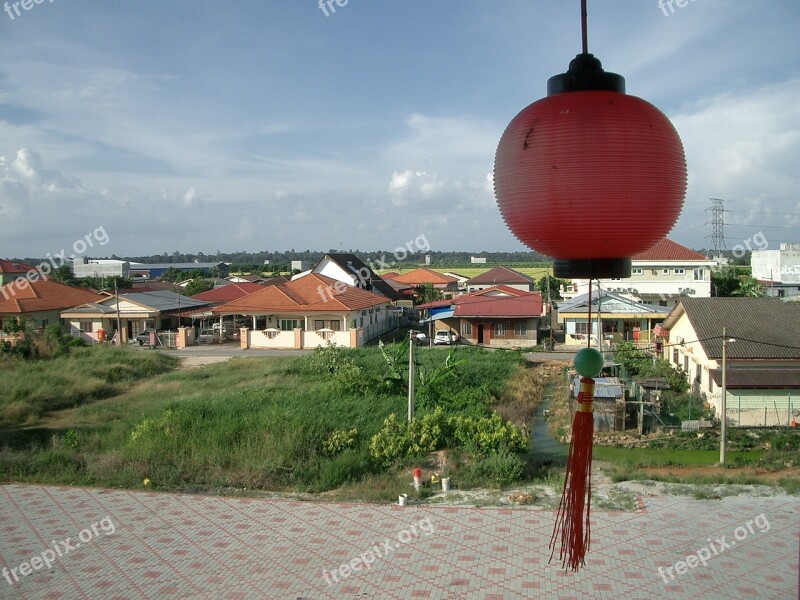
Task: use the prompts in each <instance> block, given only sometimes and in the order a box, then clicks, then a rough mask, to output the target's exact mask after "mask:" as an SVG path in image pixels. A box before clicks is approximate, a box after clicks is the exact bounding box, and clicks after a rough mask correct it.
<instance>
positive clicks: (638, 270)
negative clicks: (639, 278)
mask: <svg viewBox="0 0 800 600" xmlns="http://www.w3.org/2000/svg"><path fill="white" fill-rule="evenodd" d="M642 273H644V271H642V269H631V275H641V274H642Z"/></svg>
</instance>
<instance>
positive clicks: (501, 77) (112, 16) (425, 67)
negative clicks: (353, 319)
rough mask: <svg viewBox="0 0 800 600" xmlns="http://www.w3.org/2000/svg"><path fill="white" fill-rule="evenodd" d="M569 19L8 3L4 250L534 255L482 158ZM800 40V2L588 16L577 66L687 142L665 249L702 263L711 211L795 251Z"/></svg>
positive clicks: (547, 10)
mask: <svg viewBox="0 0 800 600" xmlns="http://www.w3.org/2000/svg"><path fill="white" fill-rule="evenodd" d="M579 4H580V3H579V1H578V0H525V1H523V0H493V1H492V2H486V1H478V0H461V1H458V2H453V1H452V0H393V1H386V0H380V1H376V0H338V4H337V2H336V0H333V1H332V2H330V4H329V5H328V6H324V10H323V9H321V8H320V5H319V2H318V0H239V1H237V2H211V1H206V0H163V1H161V2H144V1H137V2H109V1H108V0H102V1H101V0H27V1H26V2H25V3H24V5H25V6H23V5H22V4H19V3H15V2H9V3H5V5H4V8H5V10H4V11H3V12H0V257H26V256H31V257H44V256H45V255H46V254H58V253H59V252H61V251H62V250H63V249H66V250H67V254H70V253H71V251H72V250H71V249H77V250H80V251H81V252H84V249H83V246H84V245H85V246H87V248H86V249H85V252H86V253H87V254H89V255H90V256H94V257H100V256H110V255H112V254H116V255H119V256H138V255H147V254H157V253H163V252H168V253H172V252H173V251H180V252H186V253H198V252H203V253H205V254H214V253H216V252H217V251H222V252H229V251H230V252H232V251H241V250H244V251H261V250H284V249H290V248H295V249H298V250H300V249H312V250H328V249H331V248H342V249H345V250H348V249H359V250H361V251H372V250H386V249H389V250H391V249H393V248H396V247H400V246H406V245H407V244H408V242H410V241H412V240H415V239H416V238H418V237H419V236H421V235H424V236H425V238H426V239H427V240H428V242H429V243H430V247H431V249H432V250H439V251H450V250H459V251H470V252H476V253H477V252H480V251H515V250H525V247H524V246H523V245H522V244H521V243H520V242H518V241H517V240H516V239H515V238H514V236H513V235H512V234H511V233H510V232H509V231H508V230H507V228H506V227H505V225H504V223H503V221H502V219H501V217H500V213H499V211H498V208H497V204H496V202H495V199H494V194H493V190H492V168H493V161H494V153H495V150H496V147H497V143H498V141H499V139H500V136H501V134H502V132H503V130H504V129H505V126H506V125H507V124H508V122H509V121H510V120H511V119H512V118H513V117H514V116H515V115H516V114H517V113H518V112H519V111H520V110H522V109H523V108H524V107H525V106H527V105H528V104H530V103H532V102H534V101H536V100H538V99H540V98H541V97H543V96H545V94H546V82H547V79H548V78H549V77H551V76H552V75H556V74H558V73H561V72H564V71H565V70H566V68H567V66H568V64H569V61H570V60H571V59H572V58H574V56H575V55H576V54H578V53H579V52H580V10H579ZM26 6H27V10H26V9H25V7H26ZM670 6H671V8H670ZM798 25H800V2H797V0H770V1H769V2H765V1H764V0H690V1H688V2H687V3H686V5H685V6H683V7H679V6H678V5H677V4H675V3H674V2H672V3H667V2H664V3H663V4H662V5H661V6H659V1H658V0H613V1H612V0H605V1H601V0H590V2H589V49H590V51H591V52H592V53H593V54H595V55H596V56H597V57H598V58H600V59H601V60H602V61H603V66H604V68H605V69H606V70H608V71H612V72H615V73H620V74H621V75H623V76H624V77H625V78H626V82H627V92H628V93H629V94H632V95H635V96H639V97H641V98H644V99H646V100H648V101H649V102H651V103H653V104H654V105H656V106H657V107H658V108H660V109H661V110H662V111H663V112H664V113H665V114H666V115H667V116H668V117H669V118H670V119H671V120H672V122H673V124H674V125H675V127H676V129H677V130H678V133H679V134H680V136H681V138H682V140H683V143H684V147H685V150H686V157H687V165H688V173H689V186H688V193H687V197H686V202H685V205H684V208H683V212H682V215H681V217H680V219H679V220H678V222H677V224H676V225H675V228H674V229H673V231H672V232H671V233H670V236H669V237H671V238H672V239H674V240H676V241H678V242H680V243H683V244H685V245H688V246H690V247H693V248H704V247H707V245H708V244H709V240H708V239H707V238H706V236H708V235H709V234H710V233H711V230H710V227H709V226H708V225H707V224H706V223H707V222H708V220H709V214H708V212H707V209H708V208H709V207H710V201H709V198H712V197H714V198H721V199H723V200H724V201H725V204H724V206H725V209H726V213H725V221H726V227H725V236H726V242H727V247H728V248H729V249H736V248H737V247H742V248H745V247H748V245H749V246H750V247H752V249H764V247H765V246H767V245H768V246H769V247H770V248H777V247H778V244H779V243H780V242H789V241H800V36H798V35H797V30H798ZM643 225H646V224H643ZM97 231H102V232H103V234H104V235H103V236H99V235H95V234H94V232H97ZM565 235H576V232H572V231H570V232H565ZM79 240H84V242H87V240H88V242H89V243H86V244H83V245H81V244H78V246H77V247H76V242H77V241H79ZM101 240H102V241H104V242H105V243H103V244H102V245H101V244H100V243H99V242H100V241H101ZM93 242H94V243H93Z"/></svg>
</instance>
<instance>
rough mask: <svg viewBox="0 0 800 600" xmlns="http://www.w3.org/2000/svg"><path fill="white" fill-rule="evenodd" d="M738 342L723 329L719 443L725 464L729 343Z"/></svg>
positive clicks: (722, 461)
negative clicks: (729, 337)
mask: <svg viewBox="0 0 800 600" xmlns="http://www.w3.org/2000/svg"><path fill="white" fill-rule="evenodd" d="M735 341H736V340H735V339H733V338H731V339H728V328H727V327H723V328H722V426H721V428H720V437H721V439H720V442H719V462H720V464H722V465H724V464H725V450H726V446H727V445H728V441H727V435H728V414H727V406H726V401H727V396H728V381H727V378H728V377H727V376H728V342H735Z"/></svg>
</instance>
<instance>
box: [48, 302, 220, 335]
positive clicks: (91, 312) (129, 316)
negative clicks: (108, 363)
mask: <svg viewBox="0 0 800 600" xmlns="http://www.w3.org/2000/svg"><path fill="white" fill-rule="evenodd" d="M72 306H73V307H72V308H69V309H66V310H62V311H61V318H62V319H63V320H64V321H66V322H67V323H68V325H69V329H70V335H72V336H73V337H79V338H81V339H83V340H86V341H96V339H97V334H96V332H97V330H98V329H101V328H102V329H103V330H104V331H106V332H107V337H108V338H109V339H110V338H111V337H112V335H113V332H114V331H116V329H117V315H119V322H120V325H121V329H122V343H125V342H127V340H129V339H132V338H134V337H136V335H138V334H139V333H141V332H143V331H145V330H153V329H155V330H161V329H167V328H173V329H174V328H177V327H178V325H179V322H180V323H183V322H184V321H185V320H186V319H187V318H188V317H189V313H190V312H192V311H197V310H198V309H199V308H201V307H206V306H211V303H210V302H208V301H203V300H197V299H195V298H187V297H186V296H181V295H180V294H177V293H175V292H171V291H154V292H128V293H124V294H119V302H118V301H117V297H116V296H108V295H105V296H103V297H102V298H101V299H99V300H94V301H91V302H85V303H83V304H73V305H72Z"/></svg>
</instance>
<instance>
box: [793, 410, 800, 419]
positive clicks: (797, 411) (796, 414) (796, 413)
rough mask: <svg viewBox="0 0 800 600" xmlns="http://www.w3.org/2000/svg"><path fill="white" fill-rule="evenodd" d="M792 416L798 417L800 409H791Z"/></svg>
mask: <svg viewBox="0 0 800 600" xmlns="http://www.w3.org/2000/svg"><path fill="white" fill-rule="evenodd" d="M792 416H795V417H800V409H797V408H793V409H792Z"/></svg>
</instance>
